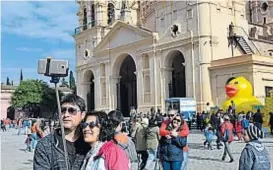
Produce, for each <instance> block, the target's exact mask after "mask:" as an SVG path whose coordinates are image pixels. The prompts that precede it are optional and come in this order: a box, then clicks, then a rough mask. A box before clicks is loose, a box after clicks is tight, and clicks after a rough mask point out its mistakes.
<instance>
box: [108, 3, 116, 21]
mask: <svg viewBox="0 0 273 170" xmlns="http://www.w3.org/2000/svg"><path fill="white" fill-rule="evenodd" d="M107 15H108V24H111V23H112V22H113V21H114V20H115V6H114V5H113V4H112V3H109V4H108V10H107Z"/></svg>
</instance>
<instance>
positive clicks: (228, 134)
mask: <svg viewBox="0 0 273 170" xmlns="http://www.w3.org/2000/svg"><path fill="white" fill-rule="evenodd" d="M229 138H230V131H229V130H228V129H227V128H226V125H225V132H224V136H223V142H228V140H229Z"/></svg>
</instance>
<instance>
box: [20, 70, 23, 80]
mask: <svg viewBox="0 0 273 170" xmlns="http://www.w3.org/2000/svg"><path fill="white" fill-rule="evenodd" d="M21 81H23V70H22V69H21V72H20V83H21Z"/></svg>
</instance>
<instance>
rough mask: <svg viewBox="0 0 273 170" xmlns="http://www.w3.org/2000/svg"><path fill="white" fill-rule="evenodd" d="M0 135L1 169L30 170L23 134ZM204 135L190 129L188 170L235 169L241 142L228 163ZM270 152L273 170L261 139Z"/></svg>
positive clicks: (271, 146)
mask: <svg viewBox="0 0 273 170" xmlns="http://www.w3.org/2000/svg"><path fill="white" fill-rule="evenodd" d="M0 135H1V162H0V163H1V170H31V169H32V163H33V161H32V160H33V153H29V152H25V148H26V147H25V144H24V141H25V136H24V135H20V136H18V135H17V134H16V131H15V130H10V131H9V132H0ZM235 139H236V137H235ZM203 141H204V136H203V135H202V134H201V133H200V132H198V131H196V130H192V131H191V135H190V136H189V138H188V143H189V147H190V154H189V162H188V170H236V169H238V163H239V157H240V153H241V151H242V149H243V147H244V145H245V143H243V142H238V141H234V142H233V143H232V144H231V152H232V154H233V156H234V159H235V161H234V162H233V163H228V161H229V159H227V160H226V162H222V161H221V156H222V152H223V151H222V150H217V149H215V147H216V146H215V145H214V150H207V149H206V148H204V146H203ZM263 141H264V145H265V146H266V147H267V149H268V152H269V154H270V159H271V166H272V168H271V169H272V170H273V137H272V136H270V137H268V138H266V139H264V140H263Z"/></svg>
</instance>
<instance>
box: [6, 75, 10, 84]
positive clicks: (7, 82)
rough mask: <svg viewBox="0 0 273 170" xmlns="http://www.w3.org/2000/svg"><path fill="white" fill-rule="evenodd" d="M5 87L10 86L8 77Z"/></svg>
mask: <svg viewBox="0 0 273 170" xmlns="http://www.w3.org/2000/svg"><path fill="white" fill-rule="evenodd" d="M6 85H7V86H8V85H10V82H9V77H7V81H6Z"/></svg>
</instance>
